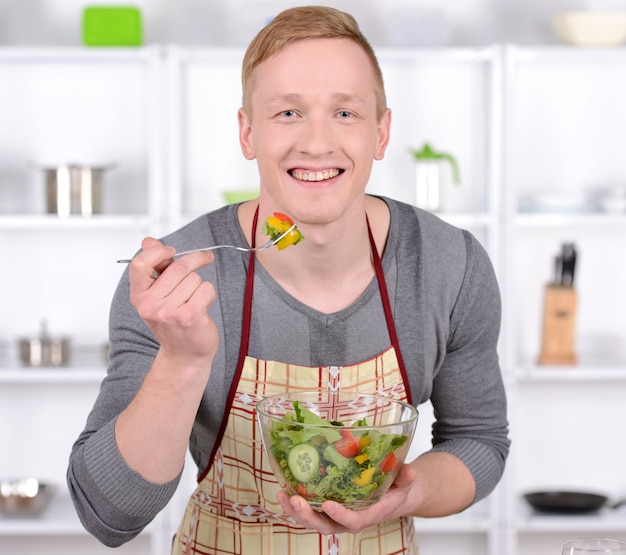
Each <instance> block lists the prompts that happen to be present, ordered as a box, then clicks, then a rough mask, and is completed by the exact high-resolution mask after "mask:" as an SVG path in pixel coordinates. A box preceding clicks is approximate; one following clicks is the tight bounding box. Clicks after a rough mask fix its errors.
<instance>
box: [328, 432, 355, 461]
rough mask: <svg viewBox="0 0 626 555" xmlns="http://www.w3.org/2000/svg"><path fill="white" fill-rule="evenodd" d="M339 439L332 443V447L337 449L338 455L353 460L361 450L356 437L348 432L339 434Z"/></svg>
mask: <svg viewBox="0 0 626 555" xmlns="http://www.w3.org/2000/svg"><path fill="white" fill-rule="evenodd" d="M341 436H342V438H341V439H338V440H337V441H335V442H334V443H333V447H334V448H335V449H337V452H338V453H339V454H340V455H343V456H344V457H346V458H347V459H352V458H354V457H355V456H356V455H357V454H358V452H359V449H360V448H361V443H360V441H359V438H358V437H354V436H353V435H352V434H351V433H350V432H349V431H347V430H346V431H345V432H344V431H342V432H341Z"/></svg>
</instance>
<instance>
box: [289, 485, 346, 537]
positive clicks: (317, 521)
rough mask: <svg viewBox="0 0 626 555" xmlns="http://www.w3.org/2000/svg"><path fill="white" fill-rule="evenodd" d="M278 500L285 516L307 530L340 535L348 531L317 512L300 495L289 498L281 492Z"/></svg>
mask: <svg viewBox="0 0 626 555" xmlns="http://www.w3.org/2000/svg"><path fill="white" fill-rule="evenodd" d="M277 498H278V501H279V503H280V505H281V507H282V509H283V512H284V513H285V515H287V516H290V517H291V518H293V519H294V520H295V521H296V522H298V524H300V525H302V526H304V527H305V528H309V529H311V530H317V531H318V532H319V533H320V534H333V533H336V534H339V533H341V532H345V531H346V529H345V528H344V527H343V526H340V525H339V524H337V523H336V522H333V521H332V520H330V519H329V518H328V516H327V515H325V514H324V513H323V512H319V511H315V510H314V509H313V508H312V507H311V505H309V503H308V502H307V501H306V500H305V499H304V498H302V497H300V496H299V495H293V496H291V497H289V496H288V495H287V494H286V493H285V492H280V493H279V494H278V495H277Z"/></svg>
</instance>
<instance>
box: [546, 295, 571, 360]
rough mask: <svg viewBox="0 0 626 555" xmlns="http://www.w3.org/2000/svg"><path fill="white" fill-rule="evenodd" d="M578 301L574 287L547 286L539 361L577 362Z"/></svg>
mask: <svg viewBox="0 0 626 555" xmlns="http://www.w3.org/2000/svg"><path fill="white" fill-rule="evenodd" d="M576 304H577V298H576V291H575V290H574V288H573V287H568V286H563V285H547V286H546V290H545V297H544V307H543V333H542V337H541V354H540V355H539V360H538V363H539V364H545V365H573V364H576V363H577V361H578V359H577V356H576V354H575V349H574V342H575V332H576Z"/></svg>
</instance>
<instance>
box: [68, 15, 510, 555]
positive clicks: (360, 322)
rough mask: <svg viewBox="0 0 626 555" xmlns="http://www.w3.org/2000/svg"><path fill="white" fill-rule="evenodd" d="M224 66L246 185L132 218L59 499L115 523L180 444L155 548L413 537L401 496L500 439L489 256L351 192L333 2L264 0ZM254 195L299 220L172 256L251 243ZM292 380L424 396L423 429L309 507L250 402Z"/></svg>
mask: <svg viewBox="0 0 626 555" xmlns="http://www.w3.org/2000/svg"><path fill="white" fill-rule="evenodd" d="M242 84H243V106H242V108H241V109H240V110H239V113H238V121H239V130H240V143H241V149H242V152H243V155H244V156H245V157H246V158H247V159H249V160H256V162H257V164H258V169H259V178H260V196H259V198H258V199H256V200H253V201H249V202H245V203H242V204H238V205H231V206H227V207H225V208H222V209H219V210H217V211H214V212H211V213H208V214H206V215H204V216H202V217H201V218H198V219H197V220H195V221H193V222H191V223H190V224H188V225H187V226H185V227H184V228H182V229H180V230H178V231H176V232H174V233H173V234H171V235H169V236H168V237H165V238H163V239H162V240H161V241H158V240H156V239H153V238H146V239H145V240H144V241H143V243H142V250H141V252H140V253H139V254H138V255H137V256H136V257H135V258H134V259H133V261H132V263H131V264H130V265H129V269H128V271H127V272H126V273H125V274H124V276H123V277H122V279H121V281H120V284H119V286H118V289H117V291H116V293H115V296H114V299H113V303H112V308H111V323H110V329H111V333H110V344H111V349H110V360H111V363H110V367H109V370H108V375H107V377H106V379H105V380H104V382H103V384H102V389H101V392H100V395H99V397H98V399H97V401H96V404H95V406H94V408H93V410H92V412H91V414H90V415H89V418H88V421H87V424H86V427H85V430H84V431H83V433H82V434H81V435H80V437H79V438H78V440H77V442H76V444H75V446H74V448H73V450H72V454H71V459H70V466H69V470H68V483H69V486H70V490H71V492H72V495H73V499H74V502H75V505H76V508H77V511H78V513H79V515H80V517H81V520H82V521H83V523H84V524H85V527H86V528H87V529H88V530H90V531H91V532H92V533H93V534H94V535H95V536H96V537H98V538H99V539H100V540H101V541H102V542H104V543H105V544H107V545H120V544H121V543H124V542H125V541H128V540H130V539H131V538H133V537H135V536H136V535H137V534H138V533H140V531H141V530H142V529H143V527H145V526H146V525H147V524H148V523H149V522H150V520H151V519H152V518H154V516H155V515H156V514H157V513H158V512H159V511H160V510H161V509H162V508H163V507H164V506H165V504H166V503H167V501H168V500H169V499H170V497H171V496H172V494H173V492H174V491H175V489H176V487H177V484H178V480H179V477H180V473H181V471H182V466H183V462H184V458H185V453H186V450H187V449H188V448H189V449H190V451H191V454H192V456H193V458H194V461H195V463H196V464H197V467H198V488H197V490H196V491H195V492H194V493H193V494H192V495H191V497H190V500H189V504H188V506H187V510H186V512H185V515H184V516H183V519H182V521H181V524H180V527H179V530H178V533H177V534H176V537H175V538H174V542H173V547H172V553H175V554H179V553H180V554H182V553H203V554H206V553H232V554H243V555H248V554H249V553H298V554H299V555H309V554H322V553H324V554H326V553H331V554H333V555H334V554H338V553H363V554H367V555H374V554H377V553H378V554H391V553H394V554H399V553H405V554H414V553H417V550H418V548H417V540H416V538H415V534H414V529H413V517H433V516H441V515H448V514H452V513H455V512H459V511H461V510H463V509H465V508H466V507H468V506H470V505H471V504H472V503H474V502H476V501H478V500H480V499H482V498H484V497H485V496H486V495H488V494H489V493H490V492H491V491H492V489H493V488H494V487H495V485H496V484H497V482H498V481H499V479H500V477H501V475H502V472H503V469H504V465H505V460H506V457H507V454H508V448H509V440H508V428H507V419H506V399H505V394H504V388H503V384H502V379H501V375H500V369H499V364H498V357H497V349H496V346H497V340H498V333H499V324H500V299H499V293H498V287H497V283H496V280H495V276H494V272H493V269H492V266H491V264H490V262H489V260H488V258H487V255H486V254H485V252H484V250H483V249H482V247H481V246H480V245H479V243H478V242H477V241H476V239H475V238H474V237H473V236H472V235H471V234H470V233H468V232H466V231H463V230H460V229H457V228H455V227H452V226H450V225H448V224H446V223H444V222H442V221H441V220H439V219H438V218H436V217H435V216H433V215H431V214H429V213H427V212H424V211H422V210H419V209H417V208H415V207H413V206H409V205H406V204H402V203H399V202H397V201H394V200H392V199H389V198H383V197H374V196H370V195H368V194H366V186H367V183H368V180H369V178H370V173H371V170H372V165H373V163H374V162H375V161H376V160H380V159H382V158H383V156H384V154H385V149H386V147H387V144H388V142H389V133H390V126H391V112H390V110H389V109H388V108H387V105H386V99H385V91H384V86H383V79H382V75H381V71H380V68H379V66H378V62H377V60H376V57H375V55H374V52H373V51H372V49H371V47H370V45H369V44H368V42H367V40H366V39H365V37H363V35H362V34H361V32H360V31H359V28H358V26H357V24H356V22H355V20H354V19H353V18H352V17H351V16H349V15H348V14H345V13H342V12H340V11H337V10H334V9H332V8H325V7H303V8H293V9H290V10H286V11H284V12H282V13H281V14H279V15H278V16H277V17H276V18H275V19H274V20H273V21H272V22H271V23H270V24H269V25H268V26H267V27H265V28H264V29H263V30H261V32H260V33H259V34H258V36H257V37H256V38H255V39H254V40H253V41H252V43H251V44H250V46H249V48H248V50H247V52H246V55H245V58H244V61H243V70H242ZM274 212H281V213H283V214H287V215H288V216H289V217H290V218H291V219H293V221H295V223H296V224H297V226H298V229H299V230H300V231H301V232H302V233H303V234H304V237H305V240H304V241H301V242H299V243H298V244H297V245H294V246H292V247H289V248H288V249H285V250H280V251H279V250H278V249H275V248H271V249H268V250H265V251H263V252H260V253H257V254H250V255H242V254H241V253H238V252H235V251H230V250H223V251H218V252H217V253H216V254H214V255H213V254H207V253H205V252H199V253H193V254H189V255H186V256H182V257H180V258H177V259H176V260H173V258H172V256H173V254H174V252H175V251H182V250H188V249H193V248H198V247H204V246H208V245H211V244H224V243H230V244H245V243H248V244H250V245H258V244H261V243H262V242H264V240H265V238H264V237H263V234H262V227H263V226H262V225H261V223H260V222H262V221H263V220H264V219H265V218H267V217H268V216H271V215H272V214H273V213H274ZM154 276H158V277H154ZM311 389H313V390H317V391H319V394H320V395H322V396H332V395H333V392H334V391H336V390H337V389H341V390H342V391H352V392H355V393H362V394H382V395H386V396H390V397H394V398H398V399H401V400H405V401H407V402H410V403H412V404H414V405H416V406H419V405H420V404H422V403H424V402H426V401H429V400H430V401H431V402H432V404H433V406H434V408H435V414H436V417H437V421H436V423H435V426H434V427H433V446H432V448H431V449H430V450H428V451H427V452H425V453H423V454H421V455H420V456H419V457H418V458H417V459H415V460H412V461H407V464H405V465H404V466H403V467H402V468H401V471H400V473H399V475H398V478H397V479H396V482H395V484H394V486H393V487H392V489H391V490H390V491H389V492H388V493H387V494H385V495H384V496H383V497H382V499H381V500H380V501H379V502H378V503H376V504H375V505H373V506H372V507H370V508H367V509H363V510H359V511H352V510H348V509H346V508H345V507H342V506H341V505H340V504H339V503H336V502H333V501H326V502H324V504H323V505H322V510H321V511H314V510H313V509H312V508H311V507H310V506H309V504H308V503H307V502H306V500H305V499H304V498H303V497H301V496H298V495H294V496H291V497H289V496H288V495H287V493H286V492H284V491H282V490H281V487H280V485H279V484H278V482H277V480H276V478H275V477H274V475H273V473H272V471H271V468H270V466H269V463H268V461H267V459H266V457H265V456H264V454H263V450H262V446H261V443H260V438H259V435H258V430H257V423H256V418H255V412H254V405H255V403H256V402H257V401H258V400H259V399H261V398H262V397H264V396H267V395H271V394H274V393H282V392H285V391H293V390H311Z"/></svg>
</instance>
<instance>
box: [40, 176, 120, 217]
mask: <svg viewBox="0 0 626 555" xmlns="http://www.w3.org/2000/svg"><path fill="white" fill-rule="evenodd" d="M111 167H112V166H100V167H94V166H85V165H80V164H68V165H64V166H56V167H49V168H41V169H42V170H43V171H44V173H45V177H46V195H47V208H48V213H49V214H57V215H58V216H59V217H60V218H63V219H66V218H68V217H69V216H70V215H71V214H79V215H81V216H83V217H89V216H91V215H93V214H100V213H102V179H103V175H104V172H105V171H107V170H109V169H111Z"/></svg>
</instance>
